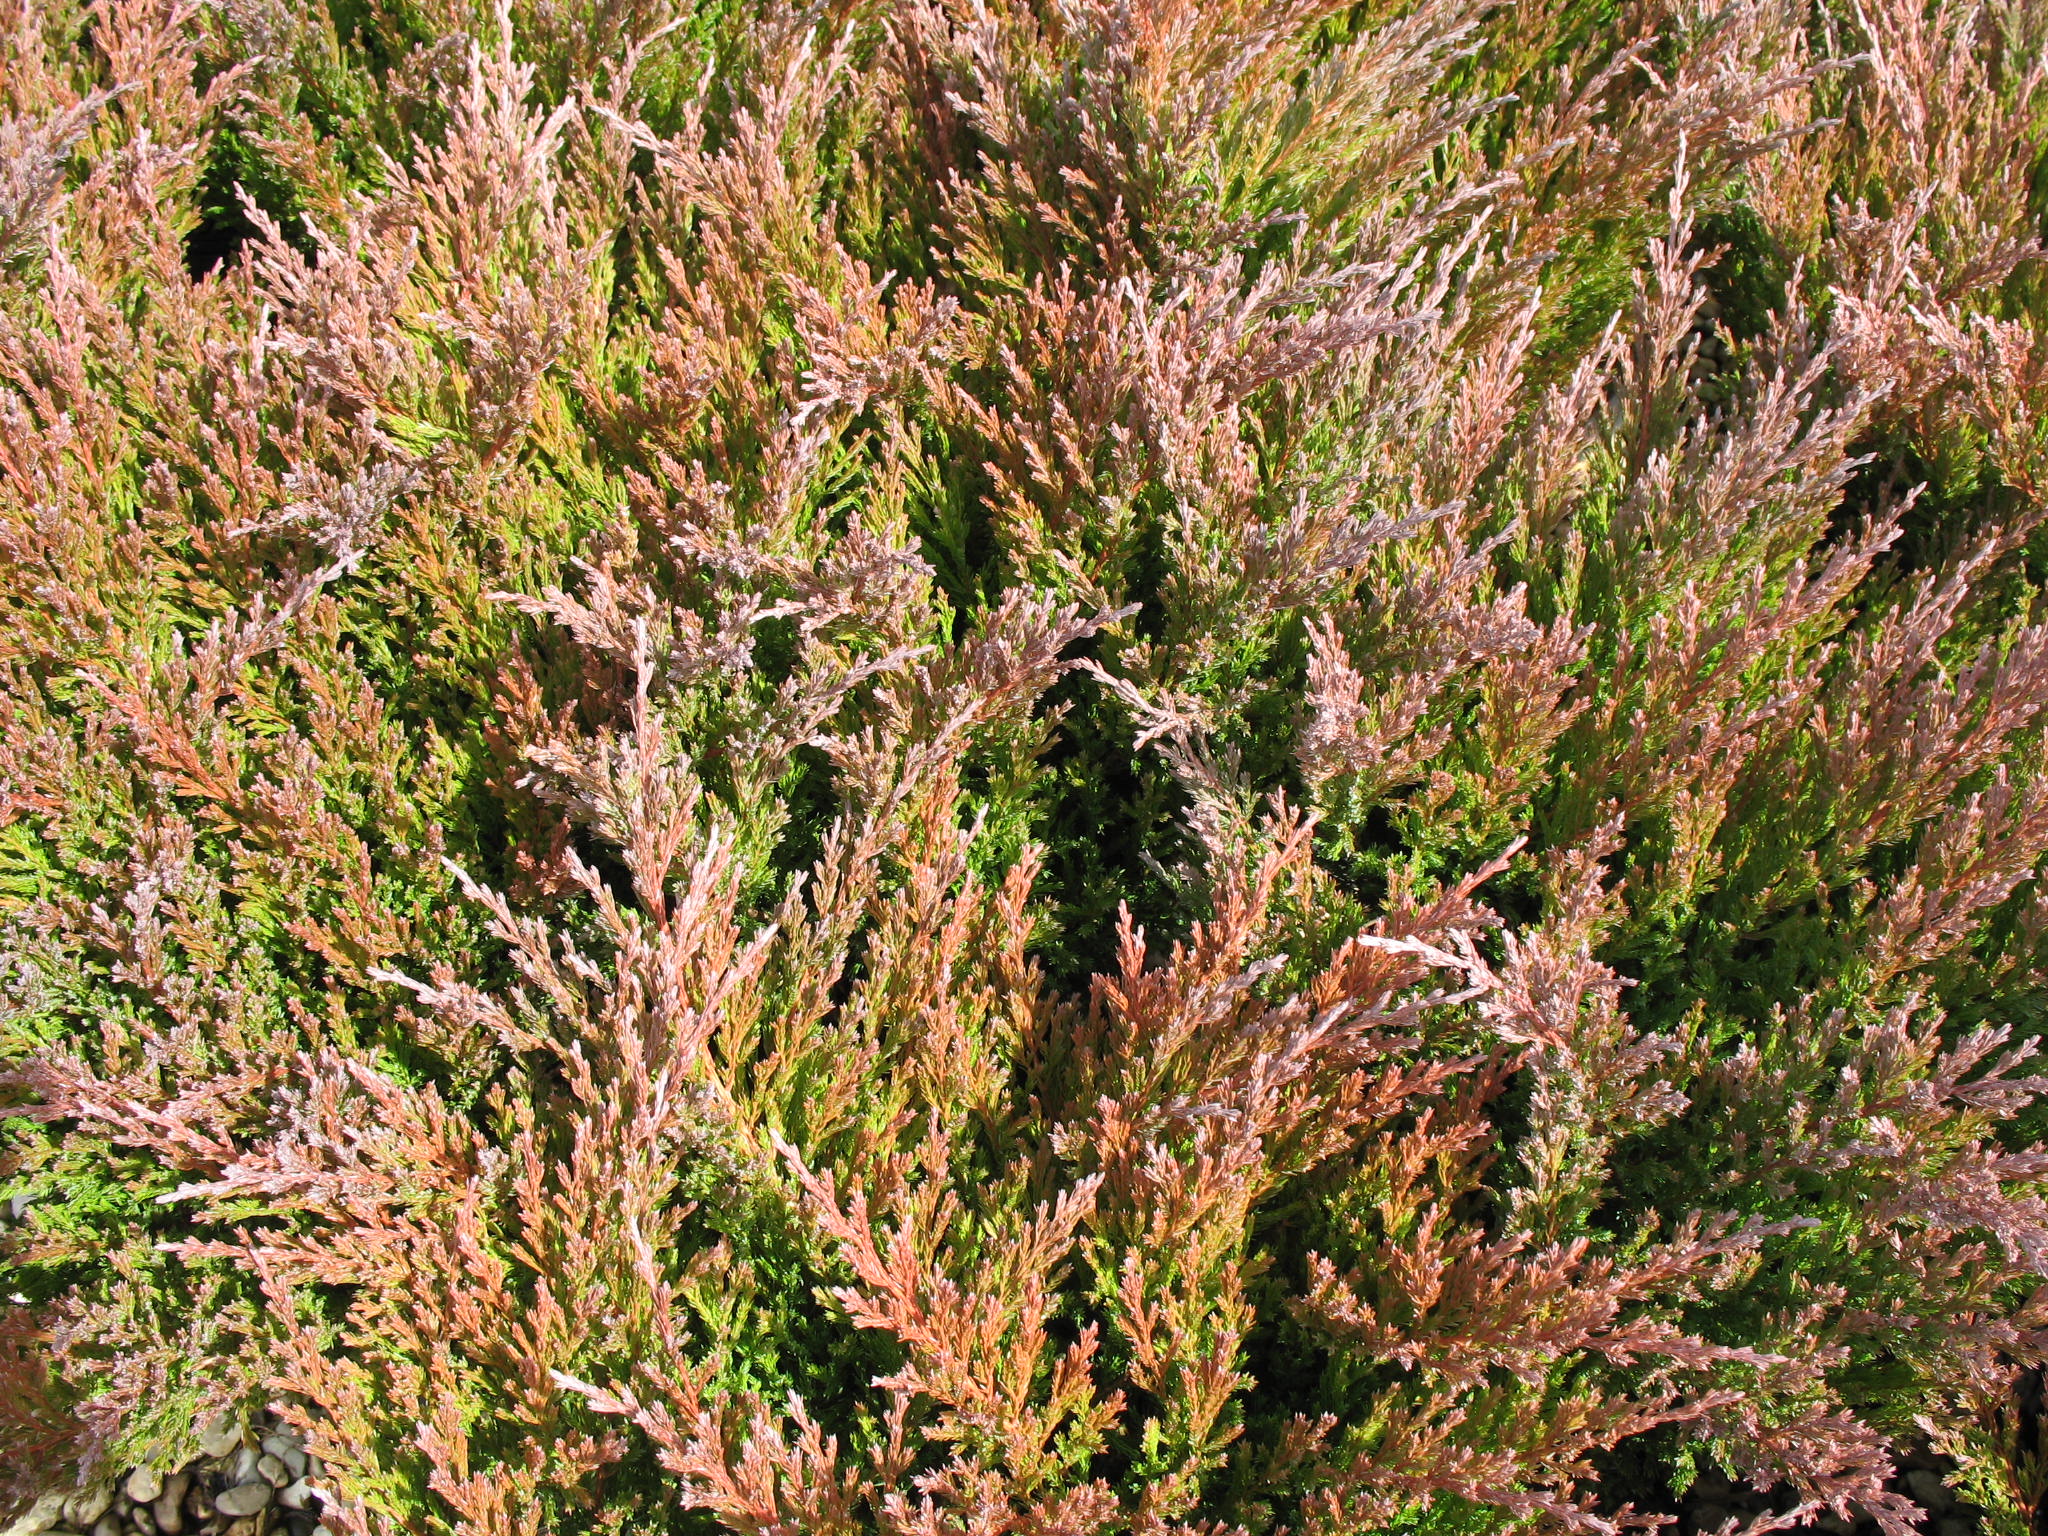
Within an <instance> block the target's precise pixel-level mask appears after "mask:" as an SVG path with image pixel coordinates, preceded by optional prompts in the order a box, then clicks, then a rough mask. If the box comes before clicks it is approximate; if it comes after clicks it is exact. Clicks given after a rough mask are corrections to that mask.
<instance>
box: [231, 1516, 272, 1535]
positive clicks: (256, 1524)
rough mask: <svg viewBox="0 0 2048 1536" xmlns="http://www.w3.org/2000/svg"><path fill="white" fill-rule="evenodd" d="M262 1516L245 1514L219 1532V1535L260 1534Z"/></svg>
mask: <svg viewBox="0 0 2048 1536" xmlns="http://www.w3.org/2000/svg"><path fill="white" fill-rule="evenodd" d="M262 1532H263V1517H262V1516H261V1515H246V1516H244V1517H243V1518H242V1519H240V1520H237V1521H236V1522H235V1523H234V1524H233V1525H231V1526H229V1527H228V1528H227V1529H226V1530H225V1531H223V1532H222V1533H221V1536H262Z"/></svg>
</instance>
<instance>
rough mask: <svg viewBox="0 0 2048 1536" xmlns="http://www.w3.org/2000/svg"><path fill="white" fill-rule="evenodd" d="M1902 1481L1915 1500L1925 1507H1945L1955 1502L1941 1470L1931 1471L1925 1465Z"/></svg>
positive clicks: (1908, 1474) (1909, 1473)
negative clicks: (1944, 1483) (1942, 1479)
mask: <svg viewBox="0 0 2048 1536" xmlns="http://www.w3.org/2000/svg"><path fill="white" fill-rule="evenodd" d="M1901 1481H1903V1482H1904V1483H1905V1485H1906V1491H1907V1492H1908V1493H1910V1494H1912V1495H1913V1500H1914V1502H1915V1503H1917V1504H1919V1505H1921V1506H1922V1507H1923V1508H1926V1509H1945V1508H1946V1507H1947V1506H1948V1505H1949V1504H1950V1503H1951V1502H1953V1501H1952V1500H1951V1498H1950V1496H1949V1491H1948V1489H1947V1487H1946V1486H1944V1485H1943V1483H1942V1481H1941V1474H1940V1473H1939V1472H1930V1471H1928V1470H1927V1469H1925V1468H1924V1467H1921V1468H1915V1469H1914V1470H1913V1471H1911V1472H1908V1473H1907V1474H1906V1475H1905V1477H1904V1478H1903V1479H1901Z"/></svg>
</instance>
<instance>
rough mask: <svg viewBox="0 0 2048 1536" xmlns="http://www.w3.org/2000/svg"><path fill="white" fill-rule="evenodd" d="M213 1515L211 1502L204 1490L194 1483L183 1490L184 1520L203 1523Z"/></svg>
mask: <svg viewBox="0 0 2048 1536" xmlns="http://www.w3.org/2000/svg"><path fill="white" fill-rule="evenodd" d="M212 1513H213V1500H212V1499H210V1498H208V1497H207V1496H206V1490H205V1489H204V1488H202V1487H200V1486H199V1485H198V1484H197V1483H194V1484H193V1485H192V1486H191V1487H190V1488H187V1489H186V1490H185V1518H186V1519H188V1520H200V1521H204V1520H205V1519H206V1517H207V1516H208V1515H210V1514H212Z"/></svg>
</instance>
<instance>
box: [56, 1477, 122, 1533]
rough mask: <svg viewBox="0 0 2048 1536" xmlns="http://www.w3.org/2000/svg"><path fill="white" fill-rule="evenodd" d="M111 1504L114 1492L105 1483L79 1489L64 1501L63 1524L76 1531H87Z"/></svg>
mask: <svg viewBox="0 0 2048 1536" xmlns="http://www.w3.org/2000/svg"><path fill="white" fill-rule="evenodd" d="M113 1502H114V1490H113V1489H112V1488H111V1487H109V1486H108V1485H107V1484H105V1483H101V1484H100V1485H99V1486H98V1487H95V1488H81V1489H80V1490H79V1491H78V1492H76V1493H74V1494H72V1495H71V1497H70V1498H68V1499H66V1500H65V1501H64V1523H65V1524H66V1525H68V1526H72V1527H74V1528H75V1529H77V1530H81V1531H89V1530H91V1529H92V1528H93V1526H94V1525H95V1524H96V1523H97V1522H98V1521H99V1518H100V1516H102V1515H104V1514H105V1513H106V1512H107V1508H108V1506H109V1505H111V1504H112V1503H113Z"/></svg>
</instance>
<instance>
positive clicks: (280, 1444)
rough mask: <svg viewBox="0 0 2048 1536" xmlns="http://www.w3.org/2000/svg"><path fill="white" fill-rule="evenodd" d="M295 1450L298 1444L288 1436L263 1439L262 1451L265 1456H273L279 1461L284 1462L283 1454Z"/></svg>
mask: <svg viewBox="0 0 2048 1536" xmlns="http://www.w3.org/2000/svg"><path fill="white" fill-rule="evenodd" d="M297 1449H298V1442H297V1441H296V1440H294V1439H292V1437H291V1436H290V1435H265V1436H264V1437H263V1450H264V1452H265V1454H267V1455H271V1456H275V1457H276V1458H277V1459H278V1460H279V1461H283V1460H284V1453H285V1452H286V1451H294V1450H297Z"/></svg>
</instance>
